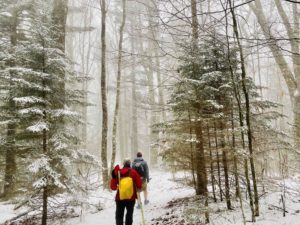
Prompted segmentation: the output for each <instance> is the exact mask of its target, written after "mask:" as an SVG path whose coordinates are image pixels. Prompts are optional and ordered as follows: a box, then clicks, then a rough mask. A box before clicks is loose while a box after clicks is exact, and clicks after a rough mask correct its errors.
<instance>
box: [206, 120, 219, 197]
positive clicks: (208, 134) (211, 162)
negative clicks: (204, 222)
mask: <svg viewBox="0 0 300 225" xmlns="http://www.w3.org/2000/svg"><path fill="white" fill-rule="evenodd" d="M207 139H208V149H209V158H210V160H209V161H210V179H211V186H212V191H213V198H214V202H217V197H216V190H215V176H214V161H213V155H212V149H211V140H210V130H209V124H207Z"/></svg>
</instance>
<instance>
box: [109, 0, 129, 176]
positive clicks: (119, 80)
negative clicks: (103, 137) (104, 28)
mask: <svg viewBox="0 0 300 225" xmlns="http://www.w3.org/2000/svg"><path fill="white" fill-rule="evenodd" d="M122 6H123V7H122V9H123V14H122V15H123V16H122V22H121V26H120V30H119V38H120V39H119V48H118V72H117V93H116V105H115V114H114V121H113V133H112V156H111V164H110V165H111V170H112V169H113V166H114V164H115V160H116V152H117V125H118V118H119V105H120V91H121V69H122V53H123V52H122V51H123V33H124V27H125V22H126V0H122Z"/></svg>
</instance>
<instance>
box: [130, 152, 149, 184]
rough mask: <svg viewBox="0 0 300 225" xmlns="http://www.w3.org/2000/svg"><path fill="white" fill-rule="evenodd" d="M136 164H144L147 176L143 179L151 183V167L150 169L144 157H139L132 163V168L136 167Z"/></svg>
mask: <svg viewBox="0 0 300 225" xmlns="http://www.w3.org/2000/svg"><path fill="white" fill-rule="evenodd" d="M136 163H141V164H142V166H143V168H144V169H145V174H146V177H143V179H146V180H147V182H149V167H148V164H147V162H146V161H145V160H144V159H143V158H142V157H137V158H136V159H135V160H134V161H133V163H132V168H134V167H135V164H136Z"/></svg>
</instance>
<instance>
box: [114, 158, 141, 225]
mask: <svg viewBox="0 0 300 225" xmlns="http://www.w3.org/2000/svg"><path fill="white" fill-rule="evenodd" d="M130 165H131V161H130V159H125V160H124V162H123V168H122V169H120V167H119V165H117V166H116V167H115V168H114V170H113V171H112V179H111V182H110V188H111V189H112V190H113V191H115V190H117V194H116V198H115V199H116V225H123V218H124V211H125V208H126V211H127V213H126V219H125V225H132V222H133V219H132V217H133V211H134V205H135V200H136V199H137V191H139V190H140V189H141V188H142V180H141V178H140V175H139V174H138V173H137V172H136V171H135V170H134V169H132V168H131V167H130ZM130 178H131V179H130ZM120 184H121V185H120ZM120 192H121V194H120ZM123 193H127V194H128V193H129V195H124V194H123ZM124 198H125V199H124Z"/></svg>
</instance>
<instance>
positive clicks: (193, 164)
mask: <svg viewBox="0 0 300 225" xmlns="http://www.w3.org/2000/svg"><path fill="white" fill-rule="evenodd" d="M189 125H190V139H191V142H190V149H191V173H192V177H193V185H194V188H195V190H197V182H196V177H195V157H194V146H193V142H192V139H193V126H192V118H191V113H190V112H189Z"/></svg>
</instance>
